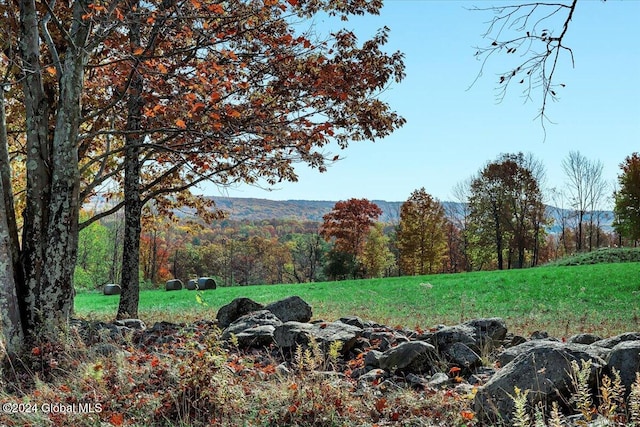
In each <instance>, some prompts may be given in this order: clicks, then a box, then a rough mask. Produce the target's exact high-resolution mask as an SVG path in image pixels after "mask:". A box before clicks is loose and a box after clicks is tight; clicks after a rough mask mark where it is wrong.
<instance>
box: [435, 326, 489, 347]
mask: <svg viewBox="0 0 640 427" xmlns="http://www.w3.org/2000/svg"><path fill="white" fill-rule="evenodd" d="M474 334H475V329H474V328H473V327H471V326H467V325H456V326H447V327H444V328H442V329H440V330H438V331H436V332H435V333H434V334H433V336H432V338H431V340H432V343H433V345H434V347H435V348H436V349H437V350H438V352H440V353H444V352H446V351H447V349H448V348H449V347H450V346H451V345H453V344H454V343H462V344H465V345H467V346H469V347H471V348H473V349H474V350H478V351H480V349H479V348H478V345H477V344H478V342H477V341H476V339H475V338H474Z"/></svg>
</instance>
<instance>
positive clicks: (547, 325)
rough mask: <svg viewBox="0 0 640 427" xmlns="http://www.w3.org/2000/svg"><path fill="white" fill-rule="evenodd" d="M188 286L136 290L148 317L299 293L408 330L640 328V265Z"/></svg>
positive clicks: (320, 311)
mask: <svg viewBox="0 0 640 427" xmlns="http://www.w3.org/2000/svg"><path fill="white" fill-rule="evenodd" d="M196 295H197V294H196V292H194V291H187V290H182V291H172V292H166V291H164V290H150V291H143V292H141V294H140V317H141V318H142V319H143V320H145V321H147V322H154V321H159V320H166V321H172V322H180V321H185V322H188V321H193V320H196V319H201V318H214V317H215V314H216V310H217V309H218V308H220V307H221V306H222V305H225V304H227V303H229V302H230V301H231V300H232V299H234V298H236V297H249V298H252V299H254V300H255V301H258V302H261V303H269V302H273V301H276V300H278V299H281V298H285V297H287V296H291V295H298V296H300V297H301V298H303V299H304V300H305V301H307V302H308V303H309V304H311V305H312V307H313V313H314V318H316V319H325V320H335V319H337V318H339V317H341V316H346V315H356V316H359V317H361V318H364V319H370V320H374V321H377V322H380V323H385V324H388V325H392V326H396V325H402V326H404V327H407V328H416V327H420V328H423V329H427V328H429V327H431V326H433V325H436V324H439V323H443V324H449V325H450V324H454V323H458V322H460V321H464V320H468V319H471V318H475V317H494V316H498V317H502V318H504V319H505V320H506V321H507V325H508V327H509V329H510V330H512V331H514V332H517V333H521V334H527V333H530V332H533V331H534V330H545V331H548V332H549V333H551V334H553V335H555V336H568V335H571V334H573V333H578V332H594V333H599V334H602V335H612V334H617V333H621V332H625V331H630V330H636V331H637V330H640V263H638V262H627V263H607V264H592V265H578V266H546V267H538V268H532V269H524V270H509V271H491V272H474V273H461V274H442V275H430V276H415V277H394V278H385V279H371V280H351V281H342V282H322V283H308V284H296V285H271V286H246V287H231V288H218V289H216V290H210V291H205V292H202V293H200V294H199V295H201V297H202V300H203V302H204V304H201V303H199V302H198V298H197V297H196ZM75 304H76V315H78V316H80V317H84V318H101V319H110V318H112V317H114V316H115V313H116V309H117V304H118V297H117V296H116V297H113V296H111V297H109V296H103V295H102V294H100V293H89V292H84V293H79V294H78V295H77V296H76V300H75Z"/></svg>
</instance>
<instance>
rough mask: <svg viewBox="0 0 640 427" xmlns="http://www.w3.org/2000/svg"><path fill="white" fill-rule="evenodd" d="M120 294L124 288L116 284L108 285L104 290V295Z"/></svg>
mask: <svg viewBox="0 0 640 427" xmlns="http://www.w3.org/2000/svg"><path fill="white" fill-rule="evenodd" d="M120 292H122V288H121V287H120V285H117V284H115V283H109V284H106V285H104V287H103V288H102V294H103V295H120Z"/></svg>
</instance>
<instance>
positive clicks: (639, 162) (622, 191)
mask: <svg viewBox="0 0 640 427" xmlns="http://www.w3.org/2000/svg"><path fill="white" fill-rule="evenodd" d="M620 169H622V172H621V173H620V175H618V184H619V185H620V187H619V188H618V190H617V191H616V192H615V193H614V195H613V197H614V198H615V207H614V213H615V220H614V223H613V227H614V228H615V230H616V232H617V233H618V234H619V235H621V236H623V237H625V238H627V239H630V240H632V241H633V242H634V245H635V246H637V245H638V241H639V240H640V155H638V153H633V154H631V155H630V156H628V157H627V158H626V159H625V160H624V162H622V163H621V164H620Z"/></svg>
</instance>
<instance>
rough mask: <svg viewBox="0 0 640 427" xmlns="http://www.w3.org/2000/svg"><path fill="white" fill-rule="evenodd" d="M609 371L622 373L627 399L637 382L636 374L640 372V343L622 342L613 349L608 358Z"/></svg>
mask: <svg viewBox="0 0 640 427" xmlns="http://www.w3.org/2000/svg"><path fill="white" fill-rule="evenodd" d="M607 364H608V365H609V369H615V370H617V371H618V372H619V373H620V379H621V380H622V384H624V386H625V389H626V392H625V398H626V397H627V396H629V393H630V392H631V384H633V383H634V382H635V380H636V374H637V373H638V372H640V341H622V342H620V343H618V344H616V346H615V347H613V348H612V349H611V352H610V353H609V357H608V358H607Z"/></svg>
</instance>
